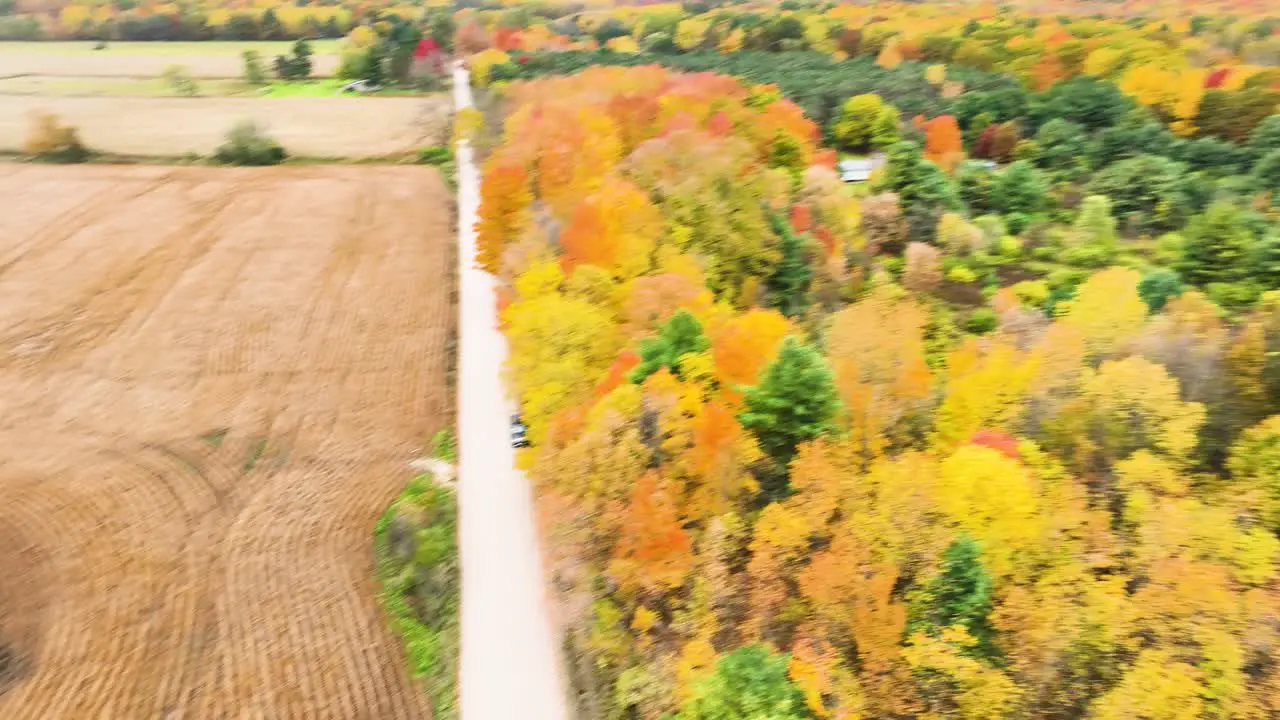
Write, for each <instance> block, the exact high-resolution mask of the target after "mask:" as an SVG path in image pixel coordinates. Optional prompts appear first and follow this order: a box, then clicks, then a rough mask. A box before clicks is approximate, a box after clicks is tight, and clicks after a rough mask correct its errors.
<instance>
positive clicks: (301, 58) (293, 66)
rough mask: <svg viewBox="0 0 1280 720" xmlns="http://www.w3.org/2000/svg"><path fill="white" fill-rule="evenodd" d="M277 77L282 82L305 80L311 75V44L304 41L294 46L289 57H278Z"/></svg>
mask: <svg viewBox="0 0 1280 720" xmlns="http://www.w3.org/2000/svg"><path fill="white" fill-rule="evenodd" d="M275 70H276V75H277V76H278V77H279V78H280V79H281V80H305V79H306V78H307V77H309V76H310V75H311V42H310V41H308V40H306V39H305V38H304V39H301V40H298V41H297V42H295V43H294V44H293V52H292V53H291V54H289V55H277V56H276V62H275Z"/></svg>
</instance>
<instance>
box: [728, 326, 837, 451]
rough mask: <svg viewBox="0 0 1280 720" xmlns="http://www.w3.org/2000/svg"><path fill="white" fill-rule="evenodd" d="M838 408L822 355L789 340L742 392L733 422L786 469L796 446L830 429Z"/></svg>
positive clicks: (830, 376)
mask: <svg viewBox="0 0 1280 720" xmlns="http://www.w3.org/2000/svg"><path fill="white" fill-rule="evenodd" d="M839 405H840V400H839V396H838V395H837V394H836V387H835V380H834V378H833V376H832V373H831V368H829V367H828V366H827V362H826V360H824V359H823V357H822V354H821V353H819V352H818V351H817V350H815V349H814V348H812V347H809V346H807V345H805V344H803V343H801V342H800V341H799V340H797V339H795V338H794V337H789V338H787V339H786V340H785V341H783V343H782V348H781V349H780V350H779V351H778V356H777V358H775V359H774V361H773V362H772V363H770V365H769V366H768V367H766V368H765V370H764V372H763V373H762V374H761V377H760V381H759V382H758V383H757V384H756V385H755V386H753V387H751V388H749V389H748V390H747V393H746V397H745V399H744V406H745V409H744V410H743V411H742V412H741V413H739V415H738V422H740V423H742V426H743V427H744V428H746V429H747V430H749V431H750V432H751V433H752V434H753V435H755V437H756V440H757V441H758V442H759V443H760V448H761V449H762V450H764V451H765V452H766V453H768V455H769V456H770V457H772V458H773V459H774V460H776V461H777V462H778V463H779V465H780V466H782V467H786V466H787V465H789V464H790V463H791V458H792V457H794V456H795V453H796V447H797V446H798V445H799V444H800V443H802V442H805V441H808V440H813V439H814V438H816V437H820V436H822V435H826V434H828V433H830V432H833V431H834V430H835V427H836V426H835V422H834V418H835V415H836V410H837V409H838V408H839Z"/></svg>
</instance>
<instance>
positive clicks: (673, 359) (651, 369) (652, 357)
mask: <svg viewBox="0 0 1280 720" xmlns="http://www.w3.org/2000/svg"><path fill="white" fill-rule="evenodd" d="M710 347H711V341H710V340H708V339H707V336H706V335H704V334H703V333H702V324H701V323H699V322H698V319H697V318H695V317H694V316H693V315H692V314H691V313H690V312H689V311H688V310H678V311H676V313H675V314H674V315H672V316H671V318H670V319H669V320H667V322H666V323H665V324H663V326H662V327H661V328H659V329H658V336H657V337H655V338H649V339H647V340H642V341H640V364H639V365H637V366H636V368H635V370H632V371H631V382H633V383H642V382H644V381H645V378H647V377H649V376H650V375H652V374H654V373H656V372H658V371H659V370H661V369H662V368H664V367H666V368H668V369H669V370H671V372H672V374H674V375H675V376H676V377H680V358H681V356H683V355H687V354H689V353H699V352H704V351H706V350H707V349H709V348H710Z"/></svg>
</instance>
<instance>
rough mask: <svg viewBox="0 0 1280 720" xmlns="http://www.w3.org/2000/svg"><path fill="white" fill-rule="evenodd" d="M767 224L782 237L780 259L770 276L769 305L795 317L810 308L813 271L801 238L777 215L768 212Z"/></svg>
mask: <svg viewBox="0 0 1280 720" xmlns="http://www.w3.org/2000/svg"><path fill="white" fill-rule="evenodd" d="M769 223H770V224H771V225H773V231H774V232H776V233H778V235H780V236H781V238H782V243H781V245H782V247H781V249H782V260H781V261H780V262H779V263H778V267H777V269H776V270H774V272H773V275H771V276H769V282H768V287H769V292H770V297H769V304H770V305H772V306H773V307H775V308H777V309H778V310H780V311H781V312H782V314H783V315H786V316H788V317H795V316H796V315H799V314H801V313H803V312H804V311H805V309H806V308H808V307H809V283H810V281H811V280H812V279H813V270H812V269H811V268H810V267H809V260H808V258H807V257H805V255H806V253H805V249H804V242H803V240H802V239H801V238H800V237H798V236H797V235H796V234H795V233H794V232H792V231H791V228H790V227H789V226H788V224H787V223H786V222H785V221H784V220H782V219H781V218H779V217H778V216H776V215H770V217H769Z"/></svg>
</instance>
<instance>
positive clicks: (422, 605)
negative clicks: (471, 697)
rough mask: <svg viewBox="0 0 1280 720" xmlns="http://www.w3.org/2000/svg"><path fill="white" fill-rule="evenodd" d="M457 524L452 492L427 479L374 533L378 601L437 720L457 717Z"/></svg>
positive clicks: (395, 506) (420, 481) (407, 491)
mask: <svg viewBox="0 0 1280 720" xmlns="http://www.w3.org/2000/svg"><path fill="white" fill-rule="evenodd" d="M457 521H458V506H457V498H456V496H455V495H454V493H453V492H452V491H451V490H449V489H448V488H446V487H443V486H441V485H437V484H435V483H433V482H432V480H431V479H430V478H429V477H422V478H418V479H415V480H414V481H413V482H412V483H410V484H409V487H408V488H406V489H405V491H404V493H403V494H401V496H400V497H399V498H397V499H396V501H395V502H394V503H392V505H391V507H389V508H387V511H386V512H385V513H383V515H382V517H381V518H379V520H378V523H377V525H376V526H375V529H374V558H375V561H376V568H377V577H378V581H379V584H380V585H381V592H380V593H379V599H380V600H381V602H382V606H383V608H384V609H385V611H386V613H387V616H388V620H389V622H390V624H391V627H392V630H393V631H394V632H395V633H396V634H397V635H399V636H400V639H401V641H402V642H403V644H404V648H405V655H406V656H407V658H408V660H409V670H410V672H411V673H412V674H413V676H414V677H417V678H421V679H422V681H423V683H424V684H425V685H426V689H427V695H428V698H429V700H430V703H431V709H432V715H433V716H434V717H437V718H456V717H457V702H458V696H457V679H458V652H459V644H458V643H459V640H460V634H459V627H458V610H459V600H460V595H459V588H460V586H461V585H460V583H461V576H460V574H459V563H458V545H457Z"/></svg>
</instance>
